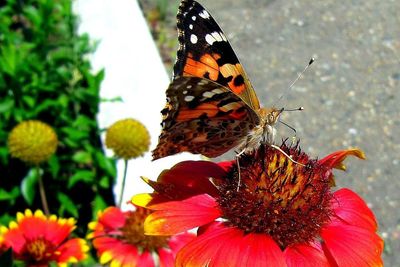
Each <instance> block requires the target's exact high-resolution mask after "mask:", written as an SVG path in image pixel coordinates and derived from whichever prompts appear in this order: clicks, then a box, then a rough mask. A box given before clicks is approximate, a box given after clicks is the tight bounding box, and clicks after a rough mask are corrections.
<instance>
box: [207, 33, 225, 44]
mask: <svg viewBox="0 0 400 267" xmlns="http://www.w3.org/2000/svg"><path fill="white" fill-rule="evenodd" d="M205 39H206V42H207V43H208V44H210V45H212V44H213V43H214V42H222V41H225V42H226V41H227V39H226V37H225V35H224V34H223V33H222V32H213V33H211V34H207V35H206V37H205Z"/></svg>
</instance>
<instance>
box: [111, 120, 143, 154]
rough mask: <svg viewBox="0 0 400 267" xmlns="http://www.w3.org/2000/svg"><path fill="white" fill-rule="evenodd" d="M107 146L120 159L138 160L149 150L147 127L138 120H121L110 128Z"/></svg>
mask: <svg viewBox="0 0 400 267" xmlns="http://www.w3.org/2000/svg"><path fill="white" fill-rule="evenodd" d="M106 146H107V147H108V148H110V149H112V150H113V151H114V153H115V155H116V156H117V157H119V158H123V159H125V160H128V159H132V158H137V157H140V156H143V154H144V153H145V152H147V151H148V150H149V146H150V135H149V132H148V131H147V129H146V127H145V126H144V125H143V124H142V123H140V122H139V121H137V120H134V119H125V120H119V121H117V122H116V123H114V124H113V125H111V126H110V127H109V128H108V130H107V132H106Z"/></svg>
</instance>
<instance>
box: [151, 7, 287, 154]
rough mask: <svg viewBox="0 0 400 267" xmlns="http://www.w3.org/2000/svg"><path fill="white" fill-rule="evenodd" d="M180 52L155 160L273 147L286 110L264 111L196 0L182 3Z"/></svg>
mask: <svg viewBox="0 0 400 267" xmlns="http://www.w3.org/2000/svg"><path fill="white" fill-rule="evenodd" d="M177 27H178V40H179V49H178V52H177V60H176V63H175V65H174V75H173V80H172V82H171V84H170V85H169V87H168V89H167V91H166V96H167V104H166V106H165V108H164V109H163V110H162V111H161V113H162V116H163V119H162V123H161V125H162V132H161V135H160V137H159V143H158V145H157V147H156V149H155V150H154V151H153V159H154V160H155V159H158V158H162V157H166V156H169V155H173V154H177V153H180V152H183V151H188V152H191V153H195V154H202V155H205V156H207V157H217V156H219V155H222V154H224V153H225V152H227V151H228V150H230V149H232V148H234V147H237V146H240V148H241V149H254V148H256V147H258V146H259V145H260V144H261V143H267V144H272V143H273V140H274V136H275V132H276V130H275V128H274V125H275V123H276V122H277V120H278V118H279V115H280V113H281V112H282V110H279V109H276V108H268V109H265V108H261V107H260V104H259V100H258V98H257V95H256V93H255V91H254V89H253V87H252V85H251V83H250V81H249V79H248V77H247V75H246V73H245V72H244V70H243V68H242V65H241V64H240V62H239V60H238V58H237V57H236V55H235V53H234V52H233V49H232V47H231V45H230V44H229V42H228V41H227V38H226V37H225V35H224V33H223V32H222V30H221V29H220V27H219V26H218V24H217V23H216V22H215V20H214V19H213V18H212V17H211V15H210V14H209V13H208V12H207V11H206V10H205V9H204V8H203V7H202V6H201V5H200V4H199V3H197V2H196V1H193V0H183V1H181V4H180V7H179V11H178V15H177Z"/></svg>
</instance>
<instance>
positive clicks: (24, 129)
mask: <svg viewBox="0 0 400 267" xmlns="http://www.w3.org/2000/svg"><path fill="white" fill-rule="evenodd" d="M57 143H58V140H57V135H56V133H55V132H54V130H53V129H52V128H51V127H50V126H49V125H47V124H46V123H43V122H41V121H37V120H28V121H23V122H21V123H19V124H18V125H17V126H15V127H14V128H13V129H12V130H11V132H10V134H9V136H8V149H9V151H10V154H11V156H12V157H14V158H18V159H20V160H22V161H24V162H26V163H29V164H35V165H37V164H39V163H42V162H44V161H46V160H48V159H49V158H50V157H51V155H53V154H54V152H55V151H56V149H57Z"/></svg>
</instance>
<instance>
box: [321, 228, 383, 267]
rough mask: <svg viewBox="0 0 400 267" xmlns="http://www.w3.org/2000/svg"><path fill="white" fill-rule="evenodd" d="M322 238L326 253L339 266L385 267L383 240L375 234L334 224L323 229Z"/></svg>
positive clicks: (362, 229)
mask: <svg viewBox="0 0 400 267" xmlns="http://www.w3.org/2000/svg"><path fill="white" fill-rule="evenodd" d="M321 237H322V239H323V240H324V242H323V244H322V245H323V248H324V250H325V253H326V254H327V255H328V257H329V259H330V260H334V261H335V262H336V264H337V265H338V266H357V267H358V266H383V262H382V258H381V255H382V250H383V240H382V239H381V238H380V237H379V236H378V235H377V234H376V233H375V232H372V231H369V230H366V229H364V228H360V227H356V226H352V225H339V224H334V225H330V226H328V227H326V228H323V229H322V231H321Z"/></svg>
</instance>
